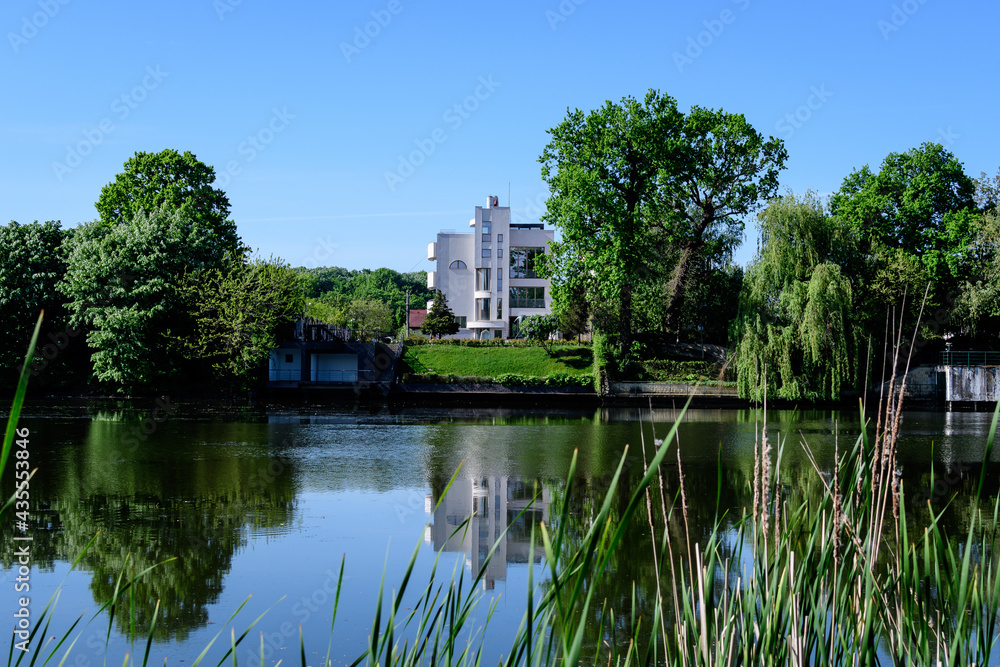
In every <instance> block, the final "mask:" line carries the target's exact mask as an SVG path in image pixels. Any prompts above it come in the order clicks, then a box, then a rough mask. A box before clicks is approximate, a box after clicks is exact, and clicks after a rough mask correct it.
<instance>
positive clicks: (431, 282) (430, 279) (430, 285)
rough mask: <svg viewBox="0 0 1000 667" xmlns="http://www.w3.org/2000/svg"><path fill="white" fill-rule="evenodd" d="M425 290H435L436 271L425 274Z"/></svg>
mask: <svg viewBox="0 0 1000 667" xmlns="http://www.w3.org/2000/svg"><path fill="white" fill-rule="evenodd" d="M427 289H437V271H428V272H427Z"/></svg>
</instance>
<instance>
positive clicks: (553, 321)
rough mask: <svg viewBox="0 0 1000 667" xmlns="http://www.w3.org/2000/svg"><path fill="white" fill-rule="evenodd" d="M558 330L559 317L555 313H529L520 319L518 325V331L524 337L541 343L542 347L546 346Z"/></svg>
mask: <svg viewBox="0 0 1000 667" xmlns="http://www.w3.org/2000/svg"><path fill="white" fill-rule="evenodd" d="M558 330H559V318H558V317H556V316H555V315H531V316H529V317H526V318H524V319H523V320H521V323H520V325H519V326H518V331H519V332H520V333H521V334H523V335H524V337H525V338H527V339H528V340H532V341H536V342H538V343H541V344H542V346H543V347H546V344H547V343H548V342H549V339H550V338H551V337H552V335H553V334H554V333H556V332H557V331H558ZM546 350H548V348H547V347H546Z"/></svg>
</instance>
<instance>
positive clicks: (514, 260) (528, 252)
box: [510, 248, 545, 278]
mask: <svg viewBox="0 0 1000 667" xmlns="http://www.w3.org/2000/svg"><path fill="white" fill-rule="evenodd" d="M544 254H545V248H511V249H510V277H511V278H537V277H538V273H537V272H536V262H537V261H538V257H539V255H544Z"/></svg>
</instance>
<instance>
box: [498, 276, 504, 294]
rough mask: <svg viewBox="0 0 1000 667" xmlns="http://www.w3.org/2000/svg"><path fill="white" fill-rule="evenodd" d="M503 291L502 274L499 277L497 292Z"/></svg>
mask: <svg viewBox="0 0 1000 667" xmlns="http://www.w3.org/2000/svg"><path fill="white" fill-rule="evenodd" d="M502 289H503V275H502V274H501V275H498V276H497V291H498V292H499V291H500V290H502Z"/></svg>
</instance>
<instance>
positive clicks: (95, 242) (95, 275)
mask: <svg viewBox="0 0 1000 667" xmlns="http://www.w3.org/2000/svg"><path fill="white" fill-rule="evenodd" d="M213 231H214V230H213V229H212V228H206V227H205V223H204V221H203V220H201V219H198V218H193V217H191V216H190V215H189V214H188V211H187V209H185V208H181V209H171V208H169V207H168V206H167V205H166V204H164V205H163V206H161V207H160V208H158V209H155V210H153V211H152V212H151V213H145V212H140V213H137V214H136V215H135V217H134V218H133V219H132V221H131V222H130V223H129V224H127V225H110V226H109V225H106V224H103V223H101V222H96V221H95V222H91V223H86V224H83V225H80V226H79V227H78V228H77V230H76V233H75V234H74V236H73V238H72V240H71V242H70V244H69V254H68V258H67V270H66V274H65V276H64V278H63V280H62V282H61V283H60V285H59V289H60V290H61V291H62V292H63V293H64V294H65V295H66V296H67V297H68V298H69V300H70V301H69V303H68V304H67V308H68V310H69V312H70V314H71V322H72V324H73V325H74V326H86V327H87V329H88V332H87V342H88V343H89V344H90V346H91V348H92V350H93V355H92V357H91V362H92V364H93V373H94V377H95V378H96V379H98V380H99V381H102V382H106V383H108V384H110V385H111V386H113V387H116V388H120V389H125V390H126V391H130V390H134V389H143V388H149V387H153V386H156V385H158V383H160V382H162V381H164V380H165V379H166V378H169V377H170V376H172V375H174V374H175V373H176V372H177V370H178V369H179V363H180V361H181V359H180V356H179V353H178V350H177V349H175V346H174V345H172V343H171V339H172V338H173V339H175V338H176V337H177V336H178V335H179V333H180V332H181V331H183V327H184V323H185V321H186V317H185V305H184V303H183V300H182V299H181V294H180V292H179V290H178V288H177V283H178V276H181V275H183V274H184V273H185V272H186V271H189V270H190V271H196V270H198V269H206V268H213V267H217V266H219V264H220V263H221V262H222V261H223V260H224V257H219V256H218V252H219V249H220V246H219V244H218V243H217V242H216V239H215V237H214V236H213V234H212V232H213Z"/></svg>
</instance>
